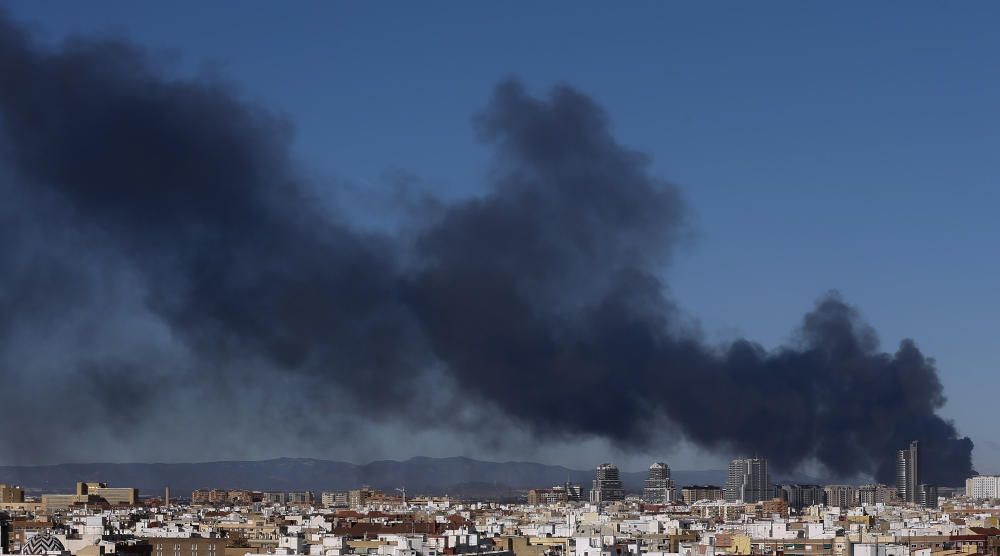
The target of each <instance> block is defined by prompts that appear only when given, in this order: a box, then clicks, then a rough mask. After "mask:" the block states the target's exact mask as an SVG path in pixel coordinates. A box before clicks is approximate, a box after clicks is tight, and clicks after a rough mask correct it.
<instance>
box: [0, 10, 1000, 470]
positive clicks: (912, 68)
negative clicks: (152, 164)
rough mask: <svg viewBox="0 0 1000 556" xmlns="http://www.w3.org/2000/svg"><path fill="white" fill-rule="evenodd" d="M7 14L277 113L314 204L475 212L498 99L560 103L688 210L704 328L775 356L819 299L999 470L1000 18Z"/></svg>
mask: <svg viewBox="0 0 1000 556" xmlns="http://www.w3.org/2000/svg"><path fill="white" fill-rule="evenodd" d="M2 5H3V6H4V7H5V8H6V9H7V10H9V12H10V13H11V14H12V15H13V17H14V18H15V19H17V20H18V21H21V22H27V23H30V24H31V25H32V26H33V27H34V28H35V29H36V30H37V31H38V32H39V33H40V34H41V36H43V37H45V38H47V39H51V40H59V39H61V38H62V37H63V36H65V35H66V34H69V33H77V32H79V33H88V34H89V33H93V32H99V33H109V34H117V35H124V36H127V37H129V38H130V39H132V40H134V41H136V42H138V43H140V44H143V45H146V46H148V47H149V48H151V49H152V50H154V51H157V52H160V53H162V54H163V55H164V57H165V58H166V59H172V60H173V62H172V63H177V64H180V65H181V67H183V68H188V69H190V70H191V71H206V72H218V73H219V74H221V75H222V76H223V77H224V78H225V79H227V80H229V81H232V82H233V83H235V84H236V85H237V86H238V88H239V89H240V90H241V91H242V92H243V94H244V96H245V97H246V98H248V99H252V100H254V101H256V102H259V103H261V104H263V105H265V106H268V107H271V108H273V109H275V110H278V111H281V112H283V113H285V114H287V116H288V118H289V119H290V120H291V121H292V122H293V123H294V125H295V127H296V130H297V132H296V140H295V148H296V153H297V155H298V156H299V157H300V158H301V160H302V161H303V164H304V165H305V167H307V168H309V169H310V170H311V171H312V172H314V173H315V174H316V176H317V183H320V184H323V183H330V182H332V181H333V180H338V181H346V182H349V183H350V184H352V185H354V186H356V187H358V188H361V189H368V188H379V187H384V186H385V184H386V182H387V181H389V176H392V175H394V174H398V173H405V174H410V175H412V176H414V177H416V178H417V179H419V180H421V181H422V182H424V183H425V184H426V185H427V186H428V187H432V188H434V189H435V190H437V191H440V192H445V193H447V194H450V195H455V196H463V195H468V194H473V193H475V192H476V191H477V190H478V189H479V188H480V187H481V184H482V183H483V180H482V176H483V174H484V172H485V171H486V169H487V168H486V165H487V164H486V163H487V159H488V152H487V150H486V149H485V148H484V147H483V146H482V145H480V144H478V143H477V142H476V141H475V136H474V133H473V130H472V128H471V126H470V117H471V116H472V115H473V114H474V113H475V112H477V111H478V110H480V109H482V107H483V106H484V105H485V104H486V102H487V100H488V98H489V96H490V94H491V91H492V89H493V87H494V86H495V84H496V83H497V82H498V81H499V80H501V79H503V78H505V77H509V76H517V77H519V78H520V79H521V80H523V82H524V83H525V84H526V86H527V87H528V89H529V90H530V91H531V92H534V93H539V94H540V93H544V92H545V91H546V90H547V89H548V88H549V87H551V86H552V85H554V84H557V83H567V84H570V85H572V86H574V87H576V88H578V89H580V90H582V91H583V92H585V93H586V94H589V95H591V96H592V97H593V98H594V99H595V100H596V101H597V102H598V103H600V104H601V105H602V106H603V107H604V108H605V109H606V110H607V112H608V114H609V115H610V117H611V119H612V121H613V123H614V126H615V133H616V136H617V138H618V140H619V141H621V142H622V143H624V144H627V145H629V146H631V147H634V148H637V149H639V150H642V151H645V152H647V153H648V154H649V155H650V156H651V157H652V159H653V168H654V169H655V172H656V173H657V174H659V175H661V176H663V177H664V178H666V179H668V180H670V181H671V182H674V183H676V184H678V185H679V186H680V187H681V189H682V191H683V192H684V194H685V196H686V198H687V200H688V201H689V203H690V205H691V207H692V211H693V213H694V231H695V232H696V233H695V238H694V240H693V241H692V242H691V243H690V245H689V246H687V247H686V248H685V249H684V251H683V253H682V254H681V255H680V256H679V257H678V258H677V260H676V261H675V263H674V264H673V266H672V267H671V268H670V269H669V270H668V271H667V272H668V282H669V284H670V286H671V289H672V292H673V295H674V296H675V297H676V299H677V300H678V302H679V303H680V304H681V305H682V307H683V308H684V309H685V310H686V311H687V312H689V313H690V314H693V315H697V316H698V317H699V318H700V319H701V324H702V327H703V328H704V329H705V330H706V332H708V333H709V334H710V335H712V336H714V337H717V338H719V339H728V338H733V337H736V336H738V335H746V336H748V337H750V338H754V339H756V340H757V341H760V342H761V343H763V344H764V345H766V346H775V345H777V344H779V343H780V342H782V341H783V340H784V339H786V338H787V336H788V334H789V332H790V331H791V329H792V328H793V327H794V326H795V325H796V324H797V323H798V321H799V319H800V318H801V315H802V314H803V312H804V311H806V310H808V309H809V308H810V307H811V306H812V304H813V303H814V301H815V300H816V299H817V298H818V297H819V296H821V295H822V294H823V293H824V292H826V291H828V290H830V289H837V290H839V291H840V292H841V293H842V294H843V295H844V297H845V298H846V299H847V300H848V301H849V302H851V303H853V304H856V305H858V306H859V307H860V308H861V309H862V311H863V313H864V315H865V316H866V317H867V318H868V319H869V320H870V322H871V323H872V324H873V325H874V326H875V327H876V328H877V330H878V331H879V333H880V334H881V337H882V340H883V346H884V347H885V348H886V349H887V350H890V351H891V350H893V349H894V346H895V344H896V343H898V341H899V340H900V339H902V338H905V337H912V338H914V339H915V340H916V341H917V343H918V345H919V346H920V347H921V349H922V350H923V351H924V352H925V353H928V354H930V355H931V356H933V357H935V358H936V359H937V362H938V366H939V368H940V370H941V377H942V380H943V382H944V385H945V392H946V394H947V396H948V398H949V403H948V404H947V406H946V407H945V409H944V411H943V413H944V414H945V415H946V416H949V417H951V418H953V419H954V420H955V422H956V424H957V425H958V428H959V430H960V432H962V433H963V434H967V435H969V436H971V437H972V438H973V440H974V441H975V442H976V451H975V462H976V465H977V468H978V469H979V470H980V471H981V472H1000V437H998V435H997V432H996V431H997V428H996V425H995V422H996V420H995V418H994V417H993V416H992V414H993V413H994V411H993V409H994V406H993V404H994V403H995V399H996V392H998V390H1000V349H998V347H997V342H996V340H995V335H996V333H997V331H1000V293H998V292H997V284H1000V256H998V254H997V243H998V240H1000V221H998V219H997V217H996V213H997V209H998V207H1000V193H998V187H997V186H998V181H1000V166H998V160H1000V157H998V155H1000V152H998V147H1000V103H998V99H1000V57H998V53H1000V34H998V33H997V32H996V30H997V29H998V28H1000V5H998V4H996V3H993V2H962V3H940V2H886V3H877V5H875V4H874V3H870V2H837V3H820V2H753V3H751V2H745V3H736V2H733V3H716V2H711V3H693V2H692V3H680V2H670V3H666V2H633V3H628V4H627V5H622V4H614V5H611V4H603V5H602V4H596V3H581V2H573V3H568V2H565V3H564V2H544V3H530V4H529V3H514V2H461V3H459V2H420V3H417V2H406V3H395V4H389V3H382V2H350V3H348V2H344V3H334V2H296V3H278V2H239V3H237V2H231V3H219V2H210V3H205V2H170V3H143V2H130V1H122V2H107V1H104V2H50V1H45V0H34V1H30V2H29V1H23V2H4V3H3V4H2ZM700 457H702V456H700V455H699V454H697V453H695V452H693V451H692V452H691V453H690V454H688V455H687V456H685V458H686V459H687V461H681V462H680V465H677V464H675V466H677V467H688V466H694V465H697V464H698V463H699V461H701V460H699V458H700Z"/></svg>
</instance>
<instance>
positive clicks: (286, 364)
mask: <svg viewBox="0 0 1000 556" xmlns="http://www.w3.org/2000/svg"><path fill="white" fill-rule="evenodd" d="M0 75H2V76H3V85H2V86H0V156H2V159H0V160H2V163H0V180H2V193H3V195H4V198H5V199H7V200H8V202H7V203H6V206H5V207H4V210H3V213H2V215H3V217H4V220H3V222H2V223H0V230H2V231H3V235H2V237H0V247H3V253H2V264H3V266H2V268H0V286H2V288H3V292H2V294H0V377H3V378H4V380H7V381H8V384H12V385H17V386H18V387H19V388H22V389H23V390H24V391H26V392H29V393H31V394H34V395H39V396H42V395H45V396H48V397H49V400H48V403H50V404H52V405H53V406H55V405H58V404H60V403H64V402H66V401H68V400H75V401H79V400H81V399H82V400H84V401H83V402H80V403H83V408H84V409H85V413H86V414H87V415H88V416H89V417H88V418H82V419H81V421H80V422H79V423H78V424H77V426H78V427H79V428H82V429H83V430H86V431H90V432H89V434H91V435H97V434H109V433H108V432H107V431H111V432H110V434H114V435H118V436H120V437H121V438H123V439H124V442H127V441H128V440H129V439H131V438H135V437H138V436H141V433H142V431H149V430H150V429H151V428H152V427H154V426H162V425H163V424H164V423H169V422H170V420H171V418H172V415H175V414H179V415H183V414H184V411H194V412H195V413H196V414H197V415H199V416H200V417H202V418H205V419H210V418H217V417H218V416H220V415H224V414H225V412H224V411H213V410H212V407H211V406H212V404H213V403H214V404H218V405H225V404H228V403H233V402H234V400H243V401H247V400H250V402H251V403H252V404H260V406H261V407H272V408H274V407H277V408H280V409H281V411H283V412H284V413H285V414H286V415H292V416H294V417H295V418H294V419H290V420H289V421H288V422H287V423H286V424H285V425H284V426H282V425H281V424H280V423H279V425H278V426H277V428H271V429H268V430H285V431H297V432H295V434H298V435H300V436H301V437H302V439H303V440H305V439H312V440H311V441H314V442H326V441H329V439H330V437H331V434H332V432H331V430H330V428H329V427H324V426H322V425H321V424H320V423H317V422H306V421H305V420H306V418H307V416H308V415H310V414H312V415H314V416H315V415H334V416H335V417H332V418H331V419H334V420H336V419H340V418H343V419H347V421H345V422H351V421H350V419H353V418H355V417H356V416H358V415H362V416H364V417H363V418H364V419H389V420H399V421H401V422H406V423H408V426H412V427H414V428H417V429H419V428H423V427H442V428H444V429H446V430H447V429H454V428H462V427H466V428H472V427H475V426H476V424H477V423H479V424H481V423H484V422H485V423H492V422H504V423H514V424H515V425H519V426H525V427H527V428H528V429H530V431H531V432H532V434H534V435H536V436H537V437H560V438H565V437H603V438H608V439H611V440H613V441H614V442H616V443H618V444H619V445H621V446H623V447H626V448H634V449H648V448H650V447H651V446H652V445H653V444H654V443H657V442H661V441H663V440H664V438H665V437H667V436H670V433H668V432H667V431H679V433H680V435H682V436H683V437H685V438H688V439H690V440H691V441H693V442H695V443H697V444H698V445H700V446H703V447H707V448H710V449H714V450H719V451H740V452H746V453H751V452H755V453H759V454H764V455H767V456H768V457H770V458H771V460H772V462H773V464H774V465H775V466H776V467H777V468H779V469H793V468H795V467H797V466H799V465H801V464H803V463H809V462H814V461H815V462H819V463H820V464H822V465H823V466H825V467H826V468H827V469H828V470H829V471H830V472H832V473H834V474H837V475H843V476H850V475H854V474H859V473H870V474H876V475H877V476H878V477H879V478H880V479H882V480H887V479H888V478H889V477H890V476H891V474H892V457H893V452H894V450H896V449H898V448H900V447H903V446H904V445H905V444H907V443H908V442H909V441H910V440H914V439H917V440H920V441H922V442H923V446H924V455H925V462H924V465H923V469H924V470H925V472H926V476H925V479H926V480H927V481H929V482H933V483H939V484H957V483H959V482H960V481H961V480H963V479H964V478H965V477H966V476H967V475H968V474H970V473H971V472H972V467H971V459H970V458H971V450H972V442H971V441H970V440H969V439H968V438H961V437H960V436H959V435H958V433H957V431H956V430H955V428H954V426H953V425H952V424H951V423H950V422H947V421H945V420H943V419H942V418H941V417H940V416H938V415H937V413H936V412H937V410H938V409H939V408H940V407H941V406H942V404H943V403H944V397H943V393H942V388H941V384H940V381H939V379H938V375H937V370H936V369H935V367H934V364H933V361H931V360H929V359H928V358H926V357H925V356H924V355H922V354H921V353H920V351H919V350H918V349H917V347H916V345H915V344H914V343H913V342H911V341H905V342H903V343H902V344H901V345H900V346H899V348H898V349H897V351H896V352H895V353H885V352H883V351H881V349H880V347H879V344H878V340H877V337H876V334H875V332H874V331H873V330H871V328H869V327H868V326H867V325H866V324H865V323H864V322H863V321H862V320H861V319H860V317H859V315H858V313H857V311H856V310H855V309H854V308H852V307H850V306H849V305H847V304H846V303H844V302H843V301H842V300H841V299H840V298H839V297H838V296H837V295H836V294H829V295H827V296H825V297H823V298H822V299H821V300H820V301H819V303H818V304H817V306H816V307H815V308H814V309H813V310H812V311H811V312H810V313H809V314H807V315H806V316H805V318H804V319H803V322H802V323H801V325H800V327H799V329H798V333H797V336H796V338H797V340H796V341H795V342H794V343H793V344H792V345H788V346H785V347H782V348H779V349H776V350H772V351H768V350H766V349H764V348H763V347H761V346H759V345H757V344H754V343H752V342H749V341H745V340H741V341H737V342H734V343H732V344H730V345H727V346H724V347H721V348H719V347H714V346H709V345H707V344H706V342H704V341H703V340H702V339H701V338H700V336H699V333H698V332H697V330H696V328H695V327H693V326H691V325H690V323H689V319H688V317H686V316H685V315H684V314H683V313H682V312H681V311H680V310H679V309H677V308H676V307H675V306H674V304H673V302H672V301H671V300H670V299H669V298H668V297H667V295H666V292H667V287H666V285H665V284H664V283H663V282H662V275H663V271H664V269H665V268H666V266H667V265H668V264H669V263H670V255H671V253H672V251H673V249H674V247H675V245H676V244H677V243H678V242H679V241H682V240H683V238H684V236H685V235H686V232H687V227H686V222H685V217H684V215H685V211H684V206H683V203H682V201H681V199H680V195H679V193H678V191H677V189H676V188H675V187H673V186H671V185H670V184H668V183H665V182H662V181H660V180H658V179H656V178H654V177H652V176H651V175H650V174H649V172H648V169H647V160H646V157H645V156H643V155H642V154H641V153H638V152H635V151H633V150H630V149H627V148H625V147H623V146H621V145H619V144H618V143H617V142H616V141H615V139H614V137H613V136H612V135H611V133H610V129H609V123H608V121H607V118H606V116H605V114H604V113H603V111H602V110H601V109H600V108H599V107H598V106H596V105H595V104H594V103H593V102H592V101H591V100H590V99H589V98H587V97H586V96H584V95H582V94H580V93H579V92H577V91H575V90H573V89H571V88H569V87H557V88H556V89H555V90H553V92H552V93H551V95H550V96H549V97H547V98H545V99H538V98H534V97H532V96H530V95H528V94H527V93H526V92H525V91H524V90H523V89H522V88H521V86H520V85H519V84H518V83H517V82H514V81H509V82H505V83H502V84H501V85H500V86H498V87H497V90H496V92H495V95H494V98H493V100H492V102H491V103H490V105H489V107H488V108H487V109H486V110H485V111H484V112H483V113H482V114H481V115H480V116H478V117H477V118H476V120H475V123H476V127H477V131H478V132H479V134H480V137H481V139H482V140H483V141H485V142H487V143H488V144H491V145H493V146H494V147H495V149H496V153H497V155H496V164H495V168H494V170H493V173H492V174H491V183H490V187H489V188H488V191H487V192H486V193H485V194H484V195H482V196H478V197H475V198H472V199H468V200H464V201H458V202H451V203H445V202H443V201H433V202H422V203H417V204H413V203H410V204H408V205H407V206H411V207H427V208H428V210H427V211H426V214H425V213H420V214H415V215H409V216H407V218H408V219H409V220H412V221H413V222H419V223H420V224H419V225H416V226H415V230H414V229H412V228H410V227H408V229H407V233H406V234H393V233H391V232H381V233H374V232H371V231H361V230H360V229H359V228H357V227H356V226H352V225H351V224H349V222H351V220H350V219H347V218H343V217H341V216H338V214H337V213H336V211H332V210H329V209H328V208H327V207H322V206H321V205H322V203H320V202H319V201H318V200H317V196H316V194H315V193H314V192H313V191H312V190H311V189H310V187H309V185H308V184H307V183H305V180H304V179H303V178H302V175H301V173H300V172H299V171H298V170H297V168H296V167H295V165H294V164H293V163H292V161H291V160H290V156H289V141H290V137H291V129H290V125H289V123H288V122H286V121H284V120H283V119H282V118H281V117H279V116H277V115H274V114H272V113H270V112H268V111H267V110H265V109H262V108H260V107H257V106H254V105H252V104H250V103H248V102H246V101H244V100H242V99H240V98H239V96H238V95H236V94H235V93H234V92H233V91H232V90H231V88H229V87H227V86H224V85H220V84H218V83H215V82H211V81H207V80H193V79H190V78H185V77H181V76H177V75H173V74H171V73H170V72H169V71H167V70H165V69H163V68H161V67H158V66H157V65H156V64H154V63H152V62H151V61H150V60H149V59H148V57H147V56H146V55H144V53H142V52H141V51H139V50H138V49H136V48H135V47H133V46H131V45H129V44H127V43H125V42H121V41H91V40H83V39H74V40H72V41H69V42H66V43H65V44H63V45H62V46H60V47H58V48H55V49H47V48H43V47H40V46H38V45H36V44H34V43H33V42H32V40H31V39H30V37H28V36H26V34H25V33H24V32H23V31H21V30H20V29H19V28H18V27H17V26H16V25H14V24H12V23H11V22H10V21H9V20H7V19H5V18H3V17H0ZM40 335H41V336H40ZM42 345H44V346H45V349H43V350H39V349H36V348H37V347H38V346H42ZM53 383H55V384H58V385H59V387H58V388H51V385H52V384H53ZM137 400H142V401H143V402H144V403H142V405H141V407H142V408H143V409H142V410H141V411H136V410H134V409H130V408H134V407H136V406H135V405H130V403H129V402H132V403H133V404H134V402H136V401H137ZM428 404H429V405H430V406H431V407H432V409H433V410H427V409H426V407H427V406H428ZM471 408H478V409H475V410H473V409H471ZM483 408H485V409H483ZM20 409H27V406H24V405H22V406H20ZM494 411H495V412H496V414H498V415H499V416H500V417H499V418H496V420H494V418H492V417H490V413H491V412H494ZM21 413H23V412H21V411H14V412H12V415H13V417H12V420H8V421H7V422H6V424H4V425H0V434H3V435H5V436H10V435H13V434H15V431H22V432H23V431H24V430H29V429H32V428H34V430H37V431H40V432H41V433H44V434H46V435H53V436H57V437H58V436H59V435H60V429H59V420H58V419H49V420H48V421H46V420H44V419H43V420H41V421H39V420H38V419H37V418H36V419H29V418H27V417H25V418H24V419H19V417H17V416H18V415H20V414H21ZM430 414H437V415H439V417H429V416H428V415H430ZM262 426H264V425H263V424H262ZM102 431H103V432H102ZM62 434H65V433H62ZM38 449H41V448H38Z"/></svg>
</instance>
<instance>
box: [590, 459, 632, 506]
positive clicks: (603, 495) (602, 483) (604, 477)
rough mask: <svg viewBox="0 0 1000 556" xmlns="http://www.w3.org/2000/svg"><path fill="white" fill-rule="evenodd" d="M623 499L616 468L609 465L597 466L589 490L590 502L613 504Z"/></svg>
mask: <svg viewBox="0 0 1000 556" xmlns="http://www.w3.org/2000/svg"><path fill="white" fill-rule="evenodd" d="M624 499H625V489H624V488H623V487H622V480H621V476H620V475H619V473H618V468H617V467H615V466H614V465H611V464H610V463H602V464H601V465H598V466H597V473H596V475H595V478H594V484H593V486H592V487H591V489H590V501H591V502H593V503H595V504H600V503H601V502H615V501H618V500H624Z"/></svg>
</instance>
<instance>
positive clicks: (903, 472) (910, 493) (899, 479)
mask: <svg viewBox="0 0 1000 556" xmlns="http://www.w3.org/2000/svg"><path fill="white" fill-rule="evenodd" d="M896 494H897V495H899V499H900V501H902V502H910V503H912V504H919V503H920V449H919V443H918V442H917V441H916V440H914V441H913V442H910V447H909V448H905V449H903V450H899V451H898V452H896Z"/></svg>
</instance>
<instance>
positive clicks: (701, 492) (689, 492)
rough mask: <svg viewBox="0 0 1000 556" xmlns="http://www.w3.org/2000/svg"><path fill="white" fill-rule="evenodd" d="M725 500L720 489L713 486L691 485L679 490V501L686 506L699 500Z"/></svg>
mask: <svg viewBox="0 0 1000 556" xmlns="http://www.w3.org/2000/svg"><path fill="white" fill-rule="evenodd" d="M723 498H725V495H724V493H723V490H722V487H719V486H715V485H691V486H686V487H684V488H682V489H681V499H683V500H684V503H685V504H687V505H689V506H690V505H691V504H694V503H695V502H697V501H699V500H710V501H715V500H722V499H723Z"/></svg>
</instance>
